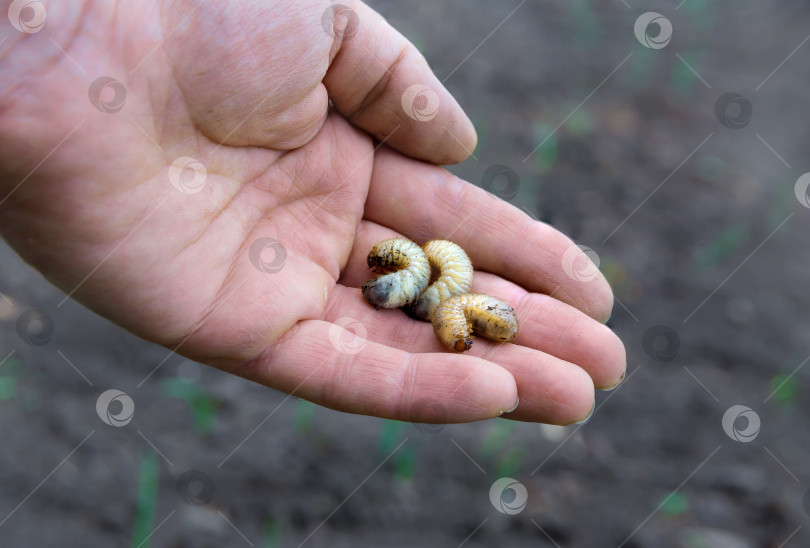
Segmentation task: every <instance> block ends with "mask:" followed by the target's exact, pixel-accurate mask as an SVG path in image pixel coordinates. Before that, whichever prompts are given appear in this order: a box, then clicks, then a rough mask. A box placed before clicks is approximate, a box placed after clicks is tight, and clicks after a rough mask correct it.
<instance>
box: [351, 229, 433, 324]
mask: <svg viewBox="0 0 810 548" xmlns="http://www.w3.org/2000/svg"><path fill="white" fill-rule="evenodd" d="M368 266H369V268H374V267H377V266H379V267H381V268H384V269H386V270H390V269H393V270H394V272H389V273H388V274H383V275H381V276H377V277H376V278H374V279H372V280H369V281H367V282H366V283H364V284H363V296H364V297H365V298H366V300H368V302H370V303H371V304H372V305H374V306H376V307H378V308H398V307H400V306H405V305H406V304H410V303H412V302H414V301H415V300H416V299H417V298H418V297H419V295H421V294H422V292H423V291H424V290H425V288H426V287H427V285H428V282H429V281H430V264H429V263H428V259H427V257H426V256H425V252H424V251H422V248H421V247H419V246H418V245H416V244H415V243H413V242H412V241H410V240H408V239H406V238H391V239H388V240H383V241H382V242H380V243H378V244H377V245H375V246H374V247H372V248H371V251H370V252H369V254H368Z"/></svg>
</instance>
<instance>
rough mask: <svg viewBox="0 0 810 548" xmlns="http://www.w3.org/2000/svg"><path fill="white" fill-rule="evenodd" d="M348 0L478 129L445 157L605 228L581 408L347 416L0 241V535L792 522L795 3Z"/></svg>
mask: <svg viewBox="0 0 810 548" xmlns="http://www.w3.org/2000/svg"><path fill="white" fill-rule="evenodd" d="M370 3H371V5H372V6H373V7H375V8H376V9H378V10H379V11H380V12H381V13H382V14H383V15H384V16H385V17H386V18H388V19H389V21H390V22H391V23H392V24H393V25H394V26H396V27H397V28H398V29H399V30H400V31H401V32H402V33H403V34H405V35H406V36H407V37H408V38H410V39H411V40H412V41H413V42H414V43H415V44H417V46H418V47H419V48H420V49H421V51H422V52H423V53H424V54H425V56H426V57H427V59H428V61H429V62H430V63H431V65H432V67H433V69H434V71H435V72H436V74H437V75H438V76H439V78H440V79H441V80H443V81H444V82H445V84H446V85H447V87H448V88H449V89H450V90H451V91H452V92H453V93H454V94H455V96H456V97H457V98H458V100H459V102H460V104H461V105H462V106H463V107H464V108H465V109H466V110H467V112H468V113H469V114H470V116H471V118H472V119H473V121H474V123H475V125H476V127H477V128H478V131H479V136H480V143H479V146H478V148H477V150H476V151H475V154H474V158H471V159H469V160H468V161H466V162H465V163H463V164H461V165H459V166H454V167H452V168H451V170H452V171H453V172H454V173H456V174H458V175H459V176H461V177H463V178H465V179H467V180H468V181H470V182H472V183H473V184H476V185H481V186H485V187H487V188H488V189H489V190H491V191H492V192H494V193H495V194H498V195H500V196H501V197H503V198H504V199H506V200H509V201H511V202H512V203H514V204H515V205H516V206H518V207H521V208H523V209H524V210H525V211H527V213H529V214H531V215H533V216H535V217H536V218H538V219H541V220H543V221H546V222H549V223H551V224H553V225H554V226H556V227H558V228H559V229H560V230H562V231H563V232H565V233H567V234H568V235H570V236H571V237H572V238H573V239H574V240H575V241H576V242H577V243H578V244H581V245H583V246H587V247H588V248H590V249H591V250H592V251H589V252H588V253H589V254H590V255H591V256H592V257H595V258H596V257H598V260H599V264H600V268H601V270H602V272H603V273H604V274H605V275H606V276H607V277H608V279H609V280H610V281H611V283H612V284H613V287H614V291H615V294H616V297H617V304H616V307H615V310H614V314H613V317H612V319H611V321H610V325H611V326H612V327H613V328H614V329H615V330H616V332H617V333H618V334H619V335H620V336H621V337H622V339H623V340H624V342H625V344H626V346H627V351H628V378H627V380H626V381H625V383H624V384H623V385H622V386H621V387H620V388H619V389H617V390H615V391H613V392H606V393H599V394H598V399H597V405H598V407H597V411H596V413H595V416H594V417H593V418H592V420H591V421H590V422H588V423H587V424H585V425H584V426H581V427H577V426H570V427H565V428H563V427H553V426H544V425H538V424H525V423H514V422H510V421H506V420H492V421H487V422H482V423H476V424H467V425H450V426H444V427H423V426H420V427H417V426H415V425H411V424H408V423H400V422H394V421H387V420H379V419H375V418H369V417H359V416H350V415H344V414H340V413H336V412H333V411H331V410H327V409H323V408H320V407H317V406H314V405H312V404H310V403H307V402H305V401H300V400H298V399H296V398H294V397H288V396H286V395H285V394H282V393H278V392H275V391H273V390H269V389H266V388H263V387H260V386H257V385H254V384H251V383H249V382H247V381H243V380H241V379H239V378H236V377H232V376H228V375H226V374H224V373H221V372H219V371H217V370H214V369H211V368H208V367H205V366H200V365H197V364H195V363H193V362H190V361H188V360H185V359H183V358H182V357H179V356H176V355H171V354H169V352H168V351H167V350H166V349H164V348H162V347H158V346H155V345H152V344H148V343H146V342H144V341H141V340H139V339H138V338H136V337H134V336H132V335H130V334H128V333H126V332H124V331H123V330H121V329H120V328H118V327H116V326H114V325H111V324H110V323H109V322H107V321H105V320H103V319H101V318H99V317H97V316H96V315H94V314H93V313H91V312H89V311H87V310H86V309H84V308H83V307H82V306H80V305H78V304H76V303H74V302H72V301H68V302H67V303H65V304H64V305H63V306H61V307H58V306H57V305H58V304H59V302H60V301H61V300H62V298H63V297H64V294H62V293H61V292H60V291H58V290H56V289H54V288H53V287H52V286H50V285H49V284H48V283H47V282H46V281H44V280H43V279H42V278H41V277H40V276H39V275H38V274H37V273H36V272H34V271H32V270H31V269H30V268H29V267H27V266H26V265H25V264H24V263H23V262H22V261H21V260H20V259H19V258H18V257H17V256H16V254H15V253H14V252H13V251H11V250H10V249H9V248H7V247H5V246H3V247H0V291H1V292H2V293H3V295H4V298H2V299H0V327H1V328H2V330H0V359H3V358H5V360H4V361H3V362H2V364H1V365H0V417H1V418H0V440H2V446H1V447H2V450H0V520H1V521H0V545H2V546H65V545H77V546H79V545H80V546H88V547H89V546H132V547H136V546H140V547H145V546H155V547H158V546H160V547H162V546H166V547H186V546H189V547H190V546H264V547H282V546H284V547H286V546H300V545H301V543H302V542H303V543H304V544H303V545H304V546H313V547H317V546H325V547H344V546H345V547H350V546H351V547H357V546H363V547H365V546H368V547H372V546H374V547H376V546H383V545H384V546H388V547H391V548H393V547H400V546H402V547H405V546H447V547H453V548H455V547H457V546H461V545H464V546H467V547H470V548H472V547H477V546H494V545H498V546H536V547H541V546H547V547H558V548H564V547H594V548H603V547H620V546H622V547H625V548H647V547H650V548H653V547H655V548H668V547H673V548H708V547H712V548H715V547H717V548H781V547H785V548H800V547H803V546H809V545H810V497H808V495H807V494H806V493H807V492H808V487H810V435H808V433H809V432H810V429H809V428H808V427H809V426H810V424H809V421H808V417H810V401H809V400H808V393H809V389H808V385H809V383H808V381H810V367H806V368H805V367H802V364H803V363H804V362H805V361H807V358H808V354H810V336H808V333H810V313H809V312H810V292H808V290H807V287H808V285H807V280H808V273H810V254H808V249H810V230H808V229H809V228H810V209H808V207H806V203H807V197H806V194H805V197H804V201H805V203H804V204H803V203H802V202H801V201H800V198H801V197H800V196H799V197H797V196H796V193H795V184H796V182H797V180H799V177H800V176H801V175H802V174H803V173H805V172H808V171H810V158H808V154H807V149H808V145H809V144H810V124H808V119H809V117H808V114H809V113H810V94H808V89H810V43H807V42H808V38H810V36H808V33H809V32H810V30H808V29H810V8H809V7H808V5H807V3H806V2H802V1H799V0H782V1H779V2H776V1H773V0H768V1H766V0H761V1H758V2H747V3H741V2H722V1H717V2H711V3H710V2H707V1H706V0H684V1H683V2H680V3H679V2H678V1H670V2H663V1H657V2H642V1H641V0H627V2H623V1H622V0H615V1H614V0H610V1H607V0H606V1H594V0H588V1H586V0H574V1H571V2H545V1H525V2H521V1H520V0H510V1H507V2H483V1H477V0H476V1H473V0H466V1H461V0H454V1H440V2H394V1H383V0H375V1H372V2H370ZM628 4H629V6H628ZM649 11H654V12H658V13H659V14H661V15H663V16H664V17H665V18H666V19H667V20H669V21H670V22H671V24H672V28H673V34H672V38H671V41H670V42H669V43H668V44H667V45H666V46H665V47H662V48H660V49H654V48H648V47H645V46H644V45H642V44H641V42H640V41H639V40H638V39H637V38H636V36H635V35H634V24H635V22H636V20H637V18H638V17H639V16H641V15H642V14H644V13H645V12H649ZM653 25H654V24H653ZM648 30H649V29H648ZM655 34H656V32H655V29H654V28H653V29H652V30H651V31H650V36H653V37H654V36H655ZM642 38H643V36H642ZM727 93H736V94H738V95H735V96H728V95H725V94H727ZM724 95H725V98H723V97H724ZM718 101H719V103H718ZM749 106H750V107H751V108H750V112H749V110H747V107H749ZM749 114H750V115H749ZM538 145H539V146H538ZM30 309H36V310H38V311H41V313H42V314H45V315H46V316H47V317H43V316H40V317H39V318H38V319H34V318H33V316H32V315H31V314H30V313H29V315H28V316H27V317H26V318H27V320H32V319H33V321H32V322H29V323H27V324H26V326H28V327H29V328H30V329H32V330H33V331H30V332H26V331H24V332H23V333H22V334H21V333H19V332H18V329H17V326H18V325H20V324H21V320H20V318H21V317H22V315H23V314H25V313H26V311H28V310H30ZM27 320H26V321H27ZM48 321H51V322H52V325H53V332H52V336H51V337H50V339H49V340H47V342H46V343H45V344H39V343H40V342H42V341H37V340H36V330H37V329H40V330H44V331H45V332H47V331H48V323H47V322H48ZM32 336H33V337H34V339H31V337H32ZM26 337H28V341H30V342H27V341H26ZM32 343H33V344H32ZM147 376H148V379H147ZM108 389H117V390H120V391H122V392H124V393H126V394H127V395H129V396H130V397H131V398H132V400H133V402H134V405H135V414H134V417H133V419H132V421H131V422H130V423H129V424H127V425H126V426H125V427H122V428H115V427H112V426H108V425H106V424H104V423H103V422H102V421H101V420H99V416H98V415H97V413H96V401H97V398H98V397H99V395H100V394H101V393H102V392H104V391H106V390H108ZM114 405H115V404H114ZM734 405H743V406H746V407H748V408H750V409H751V410H752V411H753V413H754V414H751V413H748V414H746V415H745V416H743V417H738V419H737V420H736V421H733V422H732V423H731V426H729V425H728V424H727V425H726V426H727V428H726V429H725V430H724V428H723V422H722V419H723V416H724V413H726V411H727V410H728V409H729V408H731V407H732V406H734ZM757 417H758V418H759V419H760V423H761V424H760V425H759V427H758V432H757V435H756V437H755V439H753V440H752V441H737V440H735V439H733V436H734V435H735V433H737V434H738V436H737V437H742V436H743V435H748V434H750V433H751V432H755V431H757V425H756V418H757ZM733 418H734V417H732V419H733ZM726 430H727V431H728V433H727V432H726ZM729 434H731V435H729ZM502 477H509V478H513V479H515V480H516V481H518V482H520V483H521V484H522V485H523V486H525V488H526V492H527V494H528V499H527V503H526V506H525V508H523V510H522V511H520V512H519V513H516V514H513V515H510V514H504V513H502V512H499V511H498V510H497V509H496V508H495V506H494V505H493V503H492V502H491V501H490V487H491V486H492V484H493V482H495V481H496V480H497V479H499V478H502ZM515 496H516V493H515V491H514V490H507V491H505V492H504V494H503V498H502V502H503V503H504V504H506V505H507V506H508V505H509V504H510V502H514V501H512V500H511V498H514V497H515ZM510 497H511V498H510ZM150 535H151V536H150Z"/></svg>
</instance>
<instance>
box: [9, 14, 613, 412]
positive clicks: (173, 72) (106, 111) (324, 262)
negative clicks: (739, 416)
mask: <svg viewBox="0 0 810 548" xmlns="http://www.w3.org/2000/svg"><path fill="white" fill-rule="evenodd" d="M267 4H268V5H259V6H257V5H255V4H254V3H250V2H232V3H230V4H228V5H226V6H221V5H219V4H218V3H217V4H214V3H211V5H207V4H195V3H192V2H186V1H175V2H169V3H165V2H164V3H156V4H154V5H149V4H148V3H145V2H143V3H141V2H139V3H122V4H119V5H114V4H106V3H105V4H104V5H99V4H93V5H92V6H91V7H88V8H87V9H86V10H84V11H82V12H81V13H80V14H79V13H78V11H77V10H75V9H73V8H71V7H70V6H67V7H66V6H63V5H53V6H51V7H49V10H51V11H49V13H48V20H47V23H46V24H45V26H44V27H43V28H42V30H41V31H40V32H37V33H32V34H20V35H19V36H15V37H13V39H12V40H11V41H10V44H8V45H7V47H6V49H5V50H4V51H3V52H0V55H2V57H0V69H2V71H3V77H2V81H3V82H4V84H2V85H0V92H1V94H0V101H1V102H0V140H2V143H3V147H2V152H0V160H1V161H0V165H2V167H0V181H2V187H1V188H2V189H3V192H2V195H0V200H2V203H0V230H1V231H2V234H3V236H4V237H5V238H6V239H7V240H8V241H9V242H10V243H11V245H13V246H14V247H15V248H16V249H17V251H18V252H19V253H20V255H21V256H23V258H25V259H26V260H27V261H29V262H30V263H31V264H33V265H34V266H35V267H36V268H38V269H39V270H40V271H41V272H43V274H45V275H46V276H47V277H48V278H49V279H50V280H51V281H53V282H54V283H55V284H57V285H58V286H59V287H61V288H62V289H63V290H65V291H66V293H67V294H68V295H70V296H72V297H74V298H76V299H78V300H80V301H81V302H83V303H85V304H86V305H87V306H89V307H90V308H92V309H94V310H96V311H98V312H99V313H101V314H103V315H105V316H107V317H109V318H110V319H112V320H113V321H115V322H117V323H119V324H120V325H122V326H124V327H126V328H127V329H130V330H131V331H133V332H135V333H137V334H138V335H140V336H142V337H144V338H146V339H149V340H152V341H156V342H158V343H160V344H163V345H165V346H167V347H169V348H172V349H174V350H176V351H177V352H179V353H181V354H184V355H187V356H189V357H192V358H194V359H197V360H200V361H202V362H205V363H208V364H211V365H214V366H216V367H219V368H221V369H223V370H225V371H228V372H231V373H234V374H237V375H241V376H243V377H246V378H248V379H251V380H254V381H256V382H259V383H262V384H265V385H268V386H272V387H274V388H277V389H280V390H284V391H286V392H290V393H294V394H295V395H296V396H299V397H302V398H305V399H308V400H311V401H313V402H316V403H319V404H321V405H325V406H328V407H332V408H335V409H339V410H343V411H348V412H353V413H364V414H370V415H375V416H382V417H389V418H396V419H402V420H440V421H443V422H459V421H467V420H477V419H483V418H488V417H493V416H498V415H499V414H501V413H503V412H506V411H509V410H510V409H512V408H513V407H514V405H515V403H516V401H517V397H518V395H519V397H520V405H519V407H518V408H517V409H516V410H515V411H513V412H511V413H509V414H508V415H505V416H509V417H512V418H516V419H521V420H537V421H546V422H554V423H560V424H565V423H569V422H573V421H576V420H579V419H582V418H584V417H585V416H587V415H588V414H589V412H590V410H591V408H592V405H593V388H594V385H595V386H596V387H598V388H607V387H610V386H613V385H615V384H616V383H617V382H619V380H620V378H621V376H622V375H623V374H624V367H625V356H624V348H623V346H622V344H621V342H620V341H619V340H618V338H616V337H615V335H613V334H612V333H611V332H610V330H609V329H607V328H606V327H605V326H604V325H602V324H601V323H600V322H599V321H597V320H603V319H604V318H605V317H607V316H608V315H609V313H610V309H611V306H612V296H611V292H610V288H609V287H608V285H607V283H606V282H605V280H604V279H603V278H602V277H601V276H600V275H595V276H585V277H581V276H570V275H568V274H566V272H565V269H564V268H563V264H564V260H563V259H564V256H566V252H567V251H569V250H570V249H571V247H572V246H573V243H572V242H571V241H570V240H568V239H567V238H566V237H565V236H563V235H562V234H560V233H559V232H557V231H555V230H554V229H552V228H551V227H549V226H547V225H544V224H542V223H539V222H536V221H533V220H532V219H530V218H529V217H527V216H526V215H525V214H523V213H522V212H521V211H519V210H518V209H516V208H514V207H513V206H511V205H509V204H507V203H505V202H502V201H500V200H498V199H496V198H495V197H493V196H491V195H489V194H487V193H486V192H484V191H482V190H480V189H478V188H476V187H474V186H473V185H470V184H468V183H465V182H463V181H460V180H458V179H457V178H455V177H454V176H452V175H451V174H449V173H448V172H447V171H445V170H443V169H442V168H440V167H437V166H435V165H432V164H431V163H436V164H438V163H452V162H457V161H460V160H462V159H464V158H465V157H466V156H467V155H468V154H469V153H470V152H471V151H472V149H473V148H474V145H475V134H474V131H473V129H472V126H471V124H470V122H469V121H468V120H467V118H466V117H465V116H464V114H463V112H462V111H461V109H460V108H459V107H458V105H457V104H456V103H455V101H454V100H453V99H452V97H451V96H450V95H449V94H448V93H447V91H446V90H444V88H443V87H442V86H441V84H440V83H439V82H438V81H437V80H436V78H435V77H434V76H433V75H432V73H431V72H430V70H429V68H428V67H427V64H426V63H425V61H424V59H423V58H422V57H421V56H420V55H419V53H418V52H417V51H416V50H415V49H414V48H413V46H411V45H410V44H409V43H408V42H407V41H406V40H405V39H404V38H403V37H402V36H400V35H399V34H398V33H396V31H394V30H393V29H392V28H391V27H390V26H388V25H387V23H385V22H384V21H383V20H382V18H380V17H379V16H378V15H377V14H375V13H374V12H373V11H372V10H370V9H369V8H368V7H366V6H365V5H363V4H361V3H359V2H358V3H355V2H347V4H348V6H349V8H350V9H348V10H343V9H342V8H334V7H331V8H330V5H331V4H330V3H329V2H326V1H323V2H315V1H312V2H295V1H292V0H289V1H282V2H273V3H267ZM79 29H81V31H79ZM55 45H58V46H59V48H60V49H61V50H62V51H60V50H59V49H57V48H56V47H54V46H55ZM104 76H108V78H107V79H106V80H98V78H99V77H104ZM414 85H418V86H422V87H420V88H413V87H412V86H414ZM414 89H417V90H425V89H427V90H428V91H427V95H425V94H424V93H423V94H422V97H421V98H417V99H419V100H422V101H425V100H426V101H427V105H428V107H430V108H432V109H433V110H430V111H429V112H427V111H425V110H424V108H425V103H418V104H417V103H416V99H414V97H413V93H412V90H414ZM88 90H89V91H88ZM124 94H125V95H124ZM409 94H410V95H409ZM403 96H405V97H406V98H408V100H409V101H411V102H413V103H414V104H413V106H412V108H413V109H414V110H411V111H410V112H409V111H407V110H406V109H408V101H405V102H403V100H402V98H403ZM88 97H89V101H88ZM426 97H427V99H425V98H426ZM330 100H331V103H332V104H331V105H330ZM436 101H438V102H436ZM403 104H404V106H403ZM436 105H438V110H436V109H435V108H434V107H435V106H436ZM43 158H45V160H44V161H43ZM415 158H418V159H415ZM426 162H431V163H426ZM397 234H402V235H405V236H407V237H410V238H412V239H414V240H415V241H417V242H419V243H422V242H424V241H426V240H428V239H434V238H444V239H450V240H453V241H455V242H457V243H458V244H459V245H461V246H462V247H463V248H464V249H465V250H466V251H467V252H468V254H469V255H470V258H471V259H472V261H473V265H474V266H475V267H476V269H477V270H476V274H475V276H476V277H475V284H474V290H475V291H482V292H486V293H489V294H492V295H495V296H498V297H500V298H502V299H504V300H506V301H507V302H509V303H510V304H511V305H512V306H513V307H515V309H516V311H517V315H518V318H519V320H520V323H521V331H520V333H519V335H518V339H517V344H495V343H490V342H488V341H484V340H480V339H479V340H478V341H477V342H476V343H475V344H474V345H473V349H472V351H471V352H470V353H468V354H467V355H453V354H449V353H447V352H444V351H443V350H442V347H441V346H440V344H439V343H438V341H437V340H436V339H435V337H434V336H433V333H432V328H431V326H430V324H427V323H422V322H417V321H415V320H412V319H410V318H409V317H407V316H406V315H405V314H403V313H402V312H401V311H398V310H379V311H375V310H374V309H373V308H372V307H371V306H370V305H368V303H366V302H365V301H364V300H363V298H362V296H361V294H360V290H359V286H360V285H361V284H362V282H363V281H365V280H366V279H368V277H369V276H370V273H369V272H368V268H367V267H366V263H365V255H366V254H367V253H368V250H369V249H370V248H371V246H372V245H373V244H374V243H376V242H377V241H379V240H382V239H384V238H387V237H390V236H393V235H397ZM570 256H571V255H570V252H569V254H568V255H567V257H570ZM569 274H570V272H569ZM437 409H439V410H440V411H439V412H438V413H436V410H437Z"/></svg>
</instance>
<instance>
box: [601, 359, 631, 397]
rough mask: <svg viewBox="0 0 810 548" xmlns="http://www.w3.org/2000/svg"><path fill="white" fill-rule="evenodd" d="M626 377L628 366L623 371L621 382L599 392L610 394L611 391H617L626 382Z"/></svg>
mask: <svg viewBox="0 0 810 548" xmlns="http://www.w3.org/2000/svg"><path fill="white" fill-rule="evenodd" d="M626 375H627V366H626V365H625V366H624V371H622V376H621V378H620V379H619V382H617V383H616V384H614V385H613V386H608V387H607V388H600V389H599V390H601V391H602V392H610V391H611V390H616V388H618V387H619V385H620V384H621V383H623V382H624V377H625V376H626Z"/></svg>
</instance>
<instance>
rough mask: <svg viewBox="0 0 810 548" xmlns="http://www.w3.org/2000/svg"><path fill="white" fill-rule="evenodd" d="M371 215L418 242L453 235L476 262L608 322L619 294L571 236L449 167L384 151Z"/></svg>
mask: <svg viewBox="0 0 810 548" xmlns="http://www.w3.org/2000/svg"><path fill="white" fill-rule="evenodd" d="M365 217H366V218H367V219H369V220H371V221H375V222H377V223H380V224H382V225H384V226H387V227H390V228H392V229H394V230H396V231H397V232H399V233H401V234H404V235H406V236H408V237H410V238H412V239H414V240H416V241H418V242H424V241H427V240H432V239H436V238H441V239H447V240H451V241H453V242H455V243H457V244H458V245H460V246H461V247H462V248H463V249H464V250H465V251H466V252H467V254H468V255H469V256H470V259H471V260H472V263H473V266H474V267H475V268H477V269H481V270H486V271H488V272H491V273H493V274H498V275H500V276H502V277H504V278H507V279H509V280H511V281H513V282H515V283H516V284H518V285H521V286H523V287H524V288H525V289H527V290H528V291H534V292H537V293H545V294H547V295H551V296H553V297H555V298H556V299H559V300H561V301H563V302H565V303H568V304H570V305H572V306H574V307H576V308H579V309H580V310H582V311H583V312H585V313H586V314H588V315H589V316H591V317H592V318H594V319H596V320H599V321H603V322H604V321H607V319H608V318H609V317H610V312H611V310H612V308H613V292H612V291H611V289H610V285H609V284H608V282H607V280H606V279H605V278H604V276H602V274H601V273H600V272H599V271H598V269H597V268H596V267H595V265H593V263H591V262H590V259H588V257H587V256H586V255H585V254H584V253H583V252H582V251H581V250H580V248H578V247H577V245H576V244H575V243H574V242H573V241H571V240H570V239H569V238H568V237H567V236H565V235H564V234H562V233H561V232H560V231H558V230H556V229H555V228H553V227H551V226H549V225H547V224H545V223H542V222H540V221H536V220H534V219H532V218H531V217H529V216H528V215H527V214H526V213H524V212H523V211H521V210H520V209H518V208H516V207H515V206H513V205H512V204H509V203H508V202H505V201H503V200H500V199H498V198H496V197H495V196H493V195H492V194H490V193H488V192H486V191H485V190H483V189H481V188H478V187H476V186H474V185H472V184H470V183H468V182H466V181H462V180H461V179H459V178H458V177H456V176H454V175H452V174H451V173H449V172H448V171H447V170H445V169H443V168H440V167H437V166H433V165H430V164H425V163H423V162H419V161H416V160H413V159H410V158H406V157H404V156H402V155H400V154H397V153H396V152H393V151H391V150H388V149H386V148H385V147H383V148H381V149H380V150H379V151H378V152H377V154H375V157H374V168H373V172H372V179H371V186H370V188H369V194H368V198H367V199H366V209H365Z"/></svg>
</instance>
